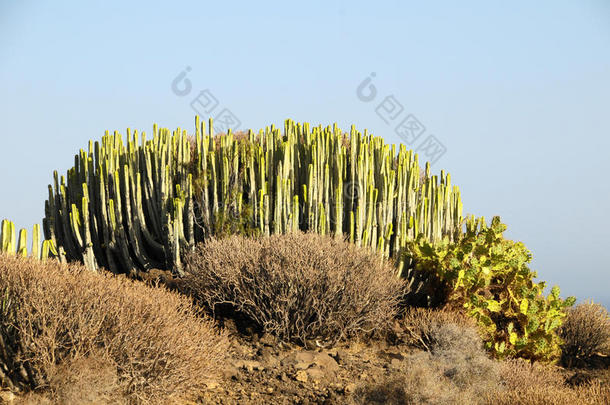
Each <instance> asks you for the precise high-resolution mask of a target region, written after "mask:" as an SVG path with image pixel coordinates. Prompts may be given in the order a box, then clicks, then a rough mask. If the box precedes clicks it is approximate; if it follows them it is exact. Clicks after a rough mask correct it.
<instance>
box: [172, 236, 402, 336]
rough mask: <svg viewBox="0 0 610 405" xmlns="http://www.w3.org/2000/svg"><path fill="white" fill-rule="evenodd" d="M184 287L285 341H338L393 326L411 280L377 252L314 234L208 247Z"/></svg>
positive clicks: (193, 262) (192, 259)
mask: <svg viewBox="0 0 610 405" xmlns="http://www.w3.org/2000/svg"><path fill="white" fill-rule="evenodd" d="M187 263H188V264H187V266H186V267H187V268H186V273H187V274H186V276H185V278H184V280H182V281H181V283H180V285H181V288H182V290H183V291H185V292H188V293H190V294H192V295H193V296H194V297H195V298H196V299H198V300H199V302H201V303H203V304H204V305H206V306H207V307H208V308H210V309H212V310H213V311H215V310H218V309H219V305H220V304H229V305H230V306H231V307H232V308H233V309H235V310H236V311H238V312H239V313H242V314H245V315H246V316H247V317H248V318H250V319H251V320H252V321H254V322H255V323H256V324H257V325H258V326H260V327H261V328H262V330H263V331H264V332H268V333H271V334H274V335H276V336H278V337H279V338H280V339H283V340H287V341H295V342H298V343H301V344H306V343H307V342H308V341H313V340H318V341H319V342H320V341H322V342H324V344H325V345H327V346H330V345H331V344H333V343H335V342H336V341H338V340H340V339H343V338H349V337H354V336H359V335H362V334H363V333H367V332H370V331H373V330H375V329H377V330H380V329H383V328H385V326H386V325H387V324H388V322H389V321H390V320H391V319H393V318H394V316H395V314H396V311H397V304H398V300H399V298H400V296H401V294H402V288H403V285H404V284H403V282H402V281H401V280H399V279H398V278H397V277H396V276H395V270H394V267H393V266H392V264H390V263H389V262H387V261H385V260H384V259H382V258H381V257H380V256H379V255H377V254H375V253H374V252H371V251H370V250H369V249H365V248H358V247H356V246H354V245H353V244H350V243H348V242H344V241H342V240H336V239H333V238H331V237H327V236H320V235H318V234H314V233H301V232H297V233H292V234H287V235H274V236H271V237H263V238H256V239H254V238H246V237H242V236H231V237H229V238H226V239H213V240H210V241H209V242H207V243H206V244H204V245H200V246H199V247H198V248H197V249H196V251H195V252H194V253H193V254H191V255H190V256H189V257H188V258H187Z"/></svg>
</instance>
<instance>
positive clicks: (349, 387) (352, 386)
mask: <svg viewBox="0 0 610 405" xmlns="http://www.w3.org/2000/svg"><path fill="white" fill-rule="evenodd" d="M343 390H344V391H345V392H347V393H349V394H351V393H353V392H354V391H356V384H354V383H350V384H347V385H346V386H345V388H343Z"/></svg>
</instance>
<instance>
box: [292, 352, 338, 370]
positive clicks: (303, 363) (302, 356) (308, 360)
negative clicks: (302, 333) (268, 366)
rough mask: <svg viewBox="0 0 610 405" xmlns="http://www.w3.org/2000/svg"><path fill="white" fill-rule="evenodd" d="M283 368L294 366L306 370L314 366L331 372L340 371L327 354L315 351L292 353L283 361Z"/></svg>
mask: <svg viewBox="0 0 610 405" xmlns="http://www.w3.org/2000/svg"><path fill="white" fill-rule="evenodd" d="M281 364H282V366H293V367H295V368H296V369H299V370H305V369H307V368H309V367H311V366H312V365H318V366H320V367H322V368H324V369H326V370H329V371H337V370H339V364H337V362H336V361H335V360H334V359H333V358H332V357H330V356H329V355H328V354H326V353H319V352H314V351H310V350H308V351H302V352H292V353H290V354H289V355H288V356H286V357H284V359H282V361H281Z"/></svg>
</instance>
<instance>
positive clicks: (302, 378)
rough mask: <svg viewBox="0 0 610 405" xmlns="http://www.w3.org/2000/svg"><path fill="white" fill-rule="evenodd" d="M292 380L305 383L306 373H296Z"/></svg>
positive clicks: (301, 371)
mask: <svg viewBox="0 0 610 405" xmlns="http://www.w3.org/2000/svg"><path fill="white" fill-rule="evenodd" d="M294 379H295V380H297V381H300V382H307V372H306V371H304V370H299V371H297V373H296V375H295V377H294Z"/></svg>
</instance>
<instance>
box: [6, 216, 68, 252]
mask: <svg viewBox="0 0 610 405" xmlns="http://www.w3.org/2000/svg"><path fill="white" fill-rule="evenodd" d="M15 229H16V228H15V224H14V223H13V222H11V221H9V220H8V219H4V220H2V225H1V227H0V252H2V253H6V254H10V255H19V256H22V257H28V249H27V243H28V236H27V230H25V229H21V230H19V236H18V237H17V234H16V232H15ZM31 246H32V248H31V251H30V253H29V257H33V258H35V259H39V260H43V261H46V260H47V259H48V258H50V257H56V256H57V250H56V249H55V246H54V245H53V242H52V241H51V240H44V241H42V243H41V241H40V225H38V224H36V225H34V228H33V230H32V244H31Z"/></svg>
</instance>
